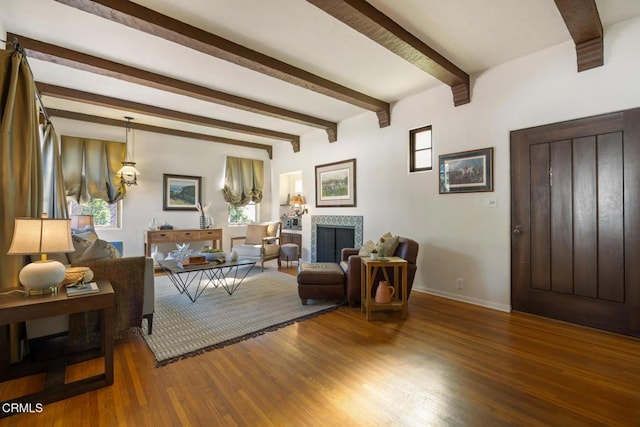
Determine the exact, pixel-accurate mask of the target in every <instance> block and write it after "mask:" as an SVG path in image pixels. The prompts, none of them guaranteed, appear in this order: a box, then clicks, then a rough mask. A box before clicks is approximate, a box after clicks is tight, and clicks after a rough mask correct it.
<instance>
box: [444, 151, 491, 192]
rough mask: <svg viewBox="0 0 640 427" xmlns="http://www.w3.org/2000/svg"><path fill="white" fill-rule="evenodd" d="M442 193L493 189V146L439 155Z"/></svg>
mask: <svg viewBox="0 0 640 427" xmlns="http://www.w3.org/2000/svg"><path fill="white" fill-rule="evenodd" d="M439 168H440V194H449V193H470V192H480V191H493V147H490V148H483V149H480V150H472V151H463V152H460V153H453V154H444V155H441V156H440V157H439Z"/></svg>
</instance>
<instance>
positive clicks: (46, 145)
mask: <svg viewBox="0 0 640 427" xmlns="http://www.w3.org/2000/svg"><path fill="white" fill-rule="evenodd" d="M41 130H42V175H43V192H44V194H43V209H44V211H45V212H47V213H48V214H49V217H52V218H69V214H68V212H67V211H68V209H67V199H66V196H65V189H64V175H63V173H62V159H61V158H60V145H59V144H58V135H56V131H55V129H54V128H53V125H52V124H51V123H50V122H48V123H47V124H45V125H44V126H42V128H41Z"/></svg>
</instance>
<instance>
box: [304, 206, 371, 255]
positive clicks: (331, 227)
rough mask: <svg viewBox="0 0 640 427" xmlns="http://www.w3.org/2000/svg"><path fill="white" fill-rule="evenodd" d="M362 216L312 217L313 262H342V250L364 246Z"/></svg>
mask: <svg viewBox="0 0 640 427" xmlns="http://www.w3.org/2000/svg"><path fill="white" fill-rule="evenodd" d="M362 218H363V217H362V216H354V215H312V216H311V262H338V263H339V262H340V250H341V249H342V248H346V247H353V248H359V247H360V246H362V242H363V240H362V235H363V227H362Z"/></svg>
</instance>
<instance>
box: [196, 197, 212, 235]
mask: <svg viewBox="0 0 640 427" xmlns="http://www.w3.org/2000/svg"><path fill="white" fill-rule="evenodd" d="M209 207H211V202H208V203H207V204H206V205H202V204H200V202H198V203H196V209H197V210H198V212H199V213H200V229H201V230H204V229H207V228H209V227H208V226H207V218H209V219H210V220H211V217H207V216H206V215H207V211H208V210H209ZM211 221H212V222H213V220H211Z"/></svg>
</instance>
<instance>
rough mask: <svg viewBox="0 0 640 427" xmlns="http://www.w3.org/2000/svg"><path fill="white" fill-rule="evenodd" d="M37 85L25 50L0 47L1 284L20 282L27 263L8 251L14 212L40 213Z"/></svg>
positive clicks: (21, 214) (35, 216)
mask: <svg viewBox="0 0 640 427" xmlns="http://www.w3.org/2000/svg"><path fill="white" fill-rule="evenodd" d="M35 91H36V88H35V84H34V81H33V76H32V75H31V71H30V70H29V65H28V64H27V60H26V58H25V57H24V55H23V54H21V53H19V52H14V51H12V50H0V119H1V122H0V189H2V203H0V227H2V232H1V233H0V242H2V248H0V271H2V284H1V285H0V287H14V286H18V285H19V281H18V273H19V271H20V268H22V266H23V265H24V263H25V259H24V258H23V257H20V256H15V255H7V251H8V250H9V246H10V244H11V238H12V237H13V223H14V219H15V218H16V217H32V218H38V217H40V215H41V214H42V191H43V189H42V156H41V152H40V140H39V136H38V109H37V107H36V92H35Z"/></svg>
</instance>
